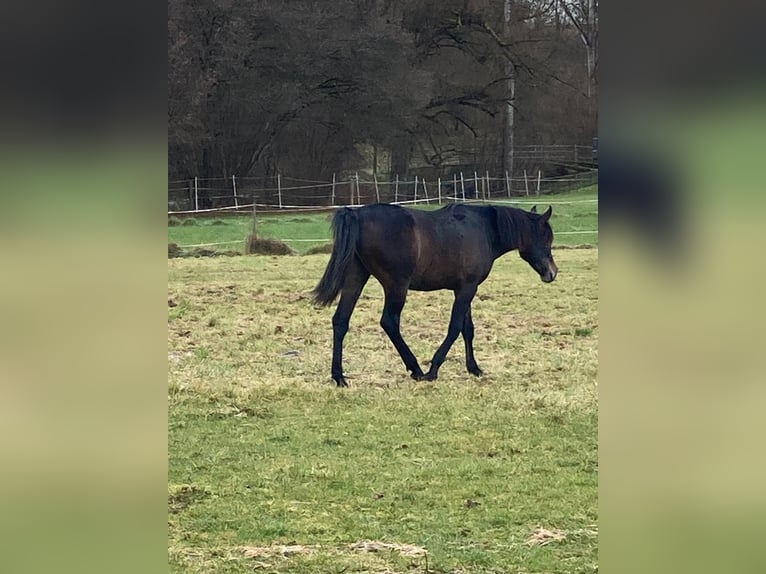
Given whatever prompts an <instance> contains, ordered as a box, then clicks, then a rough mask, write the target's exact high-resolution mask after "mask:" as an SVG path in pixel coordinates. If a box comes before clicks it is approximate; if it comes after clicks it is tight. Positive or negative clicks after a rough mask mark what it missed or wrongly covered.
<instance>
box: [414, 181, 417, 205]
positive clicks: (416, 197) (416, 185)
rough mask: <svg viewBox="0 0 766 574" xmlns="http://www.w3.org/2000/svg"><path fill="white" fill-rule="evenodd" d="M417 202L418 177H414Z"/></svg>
mask: <svg viewBox="0 0 766 574" xmlns="http://www.w3.org/2000/svg"><path fill="white" fill-rule="evenodd" d="M417 202H418V176H417V175H416V176H415V202H414V203H417Z"/></svg>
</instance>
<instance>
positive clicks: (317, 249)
mask: <svg viewBox="0 0 766 574" xmlns="http://www.w3.org/2000/svg"><path fill="white" fill-rule="evenodd" d="M318 253H332V243H323V244H321V245H314V247H311V248H309V249H308V251H306V255H317V254H318Z"/></svg>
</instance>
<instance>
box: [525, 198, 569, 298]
mask: <svg viewBox="0 0 766 574" xmlns="http://www.w3.org/2000/svg"><path fill="white" fill-rule="evenodd" d="M551 213H553V208H552V207H548V209H547V210H546V211H545V213H543V214H542V215H538V213H537V206H535V207H533V208H532V211H531V212H530V213H528V214H527V215H528V217H529V218H530V232H529V234H525V235H526V237H525V241H524V245H523V246H522V248H521V249H519V254H520V255H521V258H522V259H523V260H524V261H526V262H527V263H529V265H530V266H531V267H532V269H534V270H535V271H537V273H538V274H539V275H540V279H542V280H543V281H545V282H546V283H550V282H551V281H553V280H554V279H555V278H556V274H557V273H558V272H559V268H558V267H556V263H555V262H554V261H553V255H552V254H551V245H552V244H553V229H551V224H550V223H549V220H550V218H551Z"/></svg>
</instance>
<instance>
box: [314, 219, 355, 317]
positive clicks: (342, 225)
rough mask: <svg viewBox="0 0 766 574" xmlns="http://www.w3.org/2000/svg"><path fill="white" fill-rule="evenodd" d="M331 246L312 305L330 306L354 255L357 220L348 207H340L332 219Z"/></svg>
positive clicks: (338, 291)
mask: <svg viewBox="0 0 766 574" xmlns="http://www.w3.org/2000/svg"><path fill="white" fill-rule="evenodd" d="M332 235H333V246H332V255H331V256H330V261H329V263H328V264H327V268H326V269H325V270H324V275H322V278H321V279H320V280H319V283H318V284H317V286H316V287H315V288H314V291H313V293H314V298H313V299H314V303H316V304H317V305H322V306H323V307H326V306H328V305H330V304H331V303H332V302H333V301H334V300H335V298H336V297H337V296H338V293H340V290H341V289H342V288H343V280H344V279H345V276H346V270H347V269H348V266H349V264H350V263H351V260H352V259H353V258H354V255H355V253H356V246H357V242H358V241H359V219H358V217H357V214H356V213H355V212H354V211H353V210H352V209H349V208H348V207H342V208H341V209H339V210H338V211H336V212H335V215H334V216H333V218H332Z"/></svg>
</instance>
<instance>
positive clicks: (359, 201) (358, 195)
mask: <svg viewBox="0 0 766 574" xmlns="http://www.w3.org/2000/svg"><path fill="white" fill-rule="evenodd" d="M354 175H355V176H356V202H357V203H358V204H359V205H362V194H361V193H360V192H359V172H358V171H357V172H354Z"/></svg>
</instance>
